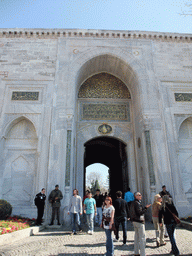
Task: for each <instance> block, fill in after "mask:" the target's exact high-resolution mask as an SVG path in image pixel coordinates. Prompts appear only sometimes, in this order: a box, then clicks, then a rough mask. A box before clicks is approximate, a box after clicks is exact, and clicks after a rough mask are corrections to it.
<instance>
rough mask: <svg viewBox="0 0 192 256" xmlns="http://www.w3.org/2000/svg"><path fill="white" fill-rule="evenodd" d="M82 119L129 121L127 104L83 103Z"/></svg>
mask: <svg viewBox="0 0 192 256" xmlns="http://www.w3.org/2000/svg"><path fill="white" fill-rule="evenodd" d="M82 119H83V120H114V121H130V114H129V105H128V104H93V103H92V104H83V105H82Z"/></svg>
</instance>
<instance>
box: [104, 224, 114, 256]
mask: <svg viewBox="0 0 192 256" xmlns="http://www.w3.org/2000/svg"><path fill="white" fill-rule="evenodd" d="M105 234H106V239H107V240H106V250H107V253H106V256H113V255H114V247H113V238H112V231H111V230H110V229H106V228H105Z"/></svg>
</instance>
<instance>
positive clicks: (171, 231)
mask: <svg viewBox="0 0 192 256" xmlns="http://www.w3.org/2000/svg"><path fill="white" fill-rule="evenodd" d="M166 228H167V233H168V235H169V239H170V242H171V245H172V252H173V254H174V255H179V249H178V248H177V245H176V242H175V237H174V231H175V228H176V224H175V223H171V224H166Z"/></svg>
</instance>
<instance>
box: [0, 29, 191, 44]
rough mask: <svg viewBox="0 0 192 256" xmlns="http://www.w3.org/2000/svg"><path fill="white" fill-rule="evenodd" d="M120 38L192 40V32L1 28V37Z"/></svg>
mask: <svg viewBox="0 0 192 256" xmlns="http://www.w3.org/2000/svg"><path fill="white" fill-rule="evenodd" d="M60 37H61V38H104V39H106V38H112V39H113V38H116V39H117V38H120V39H146V40H158V41H159V40H160V41H177V42H187V43H189V42H192V34H183V33H165V32H162V33H161V32H148V31H127V30H94V29H93V30H92V29H23V28H22V29H20V28H15V29H8V28H6V29H3V28H2V29H0V38H31V39H32V38H35V39H37V38H40V39H57V38H60Z"/></svg>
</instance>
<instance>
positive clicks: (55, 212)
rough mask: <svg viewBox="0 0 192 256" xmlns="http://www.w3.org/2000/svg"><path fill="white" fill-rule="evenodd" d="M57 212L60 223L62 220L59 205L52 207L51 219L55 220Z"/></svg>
mask: <svg viewBox="0 0 192 256" xmlns="http://www.w3.org/2000/svg"><path fill="white" fill-rule="evenodd" d="M55 214H56V215H57V221H58V223H59V222H60V221H59V215H60V206H59V207H52V220H51V222H53V221H54V219H55Z"/></svg>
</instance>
